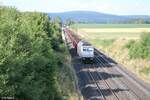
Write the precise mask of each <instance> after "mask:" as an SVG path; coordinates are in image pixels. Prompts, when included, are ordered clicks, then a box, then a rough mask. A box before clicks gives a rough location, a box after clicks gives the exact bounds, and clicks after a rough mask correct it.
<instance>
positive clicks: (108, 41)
mask: <svg viewBox="0 0 150 100" xmlns="http://www.w3.org/2000/svg"><path fill="white" fill-rule="evenodd" d="M114 41H115V39H103V40H100V39H94V40H91V43H92V44H94V45H95V46H109V45H111V44H113V43H114Z"/></svg>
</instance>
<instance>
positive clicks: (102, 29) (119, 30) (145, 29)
mask: <svg viewBox="0 0 150 100" xmlns="http://www.w3.org/2000/svg"><path fill="white" fill-rule="evenodd" d="M80 30H81V31H84V32H86V33H94V32H100V33H101V32H104V33H110V32H111V33H112V32H119V33H120V32H122V33H124V32H127V33H141V32H150V28H91V29H90V28H82V29H80Z"/></svg>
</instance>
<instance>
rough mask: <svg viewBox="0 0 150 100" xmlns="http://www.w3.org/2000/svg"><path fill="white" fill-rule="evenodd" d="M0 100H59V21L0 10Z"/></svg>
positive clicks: (61, 55)
mask: <svg viewBox="0 0 150 100" xmlns="http://www.w3.org/2000/svg"><path fill="white" fill-rule="evenodd" d="M0 23H1V24H0V98H2V97H12V98H13V99H15V100H61V99H63V93H62V88H61V85H60V83H59V81H60V80H59V77H60V76H59V74H58V73H60V69H61V67H63V66H65V65H64V62H66V59H67V57H66V56H65V55H66V49H65V46H64V44H63V41H62V39H61V20H60V19H59V18H55V19H54V20H53V21H52V20H51V19H50V18H49V16H48V15H46V14H44V13H39V12H19V11H18V10H17V9H15V8H11V7H0Z"/></svg>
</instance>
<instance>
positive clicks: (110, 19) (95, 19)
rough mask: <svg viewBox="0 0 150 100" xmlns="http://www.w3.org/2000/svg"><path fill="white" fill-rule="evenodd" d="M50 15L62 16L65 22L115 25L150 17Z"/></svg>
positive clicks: (83, 13) (71, 13) (149, 17)
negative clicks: (69, 20) (68, 20)
mask: <svg viewBox="0 0 150 100" xmlns="http://www.w3.org/2000/svg"><path fill="white" fill-rule="evenodd" d="M48 15H49V16H50V17H51V18H52V19H53V18H54V17H56V16H60V17H61V19H62V20H63V21H65V20H67V19H71V20H73V21H75V22H84V23H114V22H125V21H128V20H131V19H138V18H143V19H146V20H147V19H148V20H150V16H143V15H142V16H141V15H130V16H120V15H113V14H105V13H100V12H93V11H69V12H63V13H48Z"/></svg>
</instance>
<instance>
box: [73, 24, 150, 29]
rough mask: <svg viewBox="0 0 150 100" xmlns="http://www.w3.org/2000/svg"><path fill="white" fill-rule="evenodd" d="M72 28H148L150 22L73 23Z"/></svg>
mask: <svg viewBox="0 0 150 100" xmlns="http://www.w3.org/2000/svg"><path fill="white" fill-rule="evenodd" d="M71 27H72V28H75V29H76V28H78V29H79V28H150V24H74V25H72V26H71Z"/></svg>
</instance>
